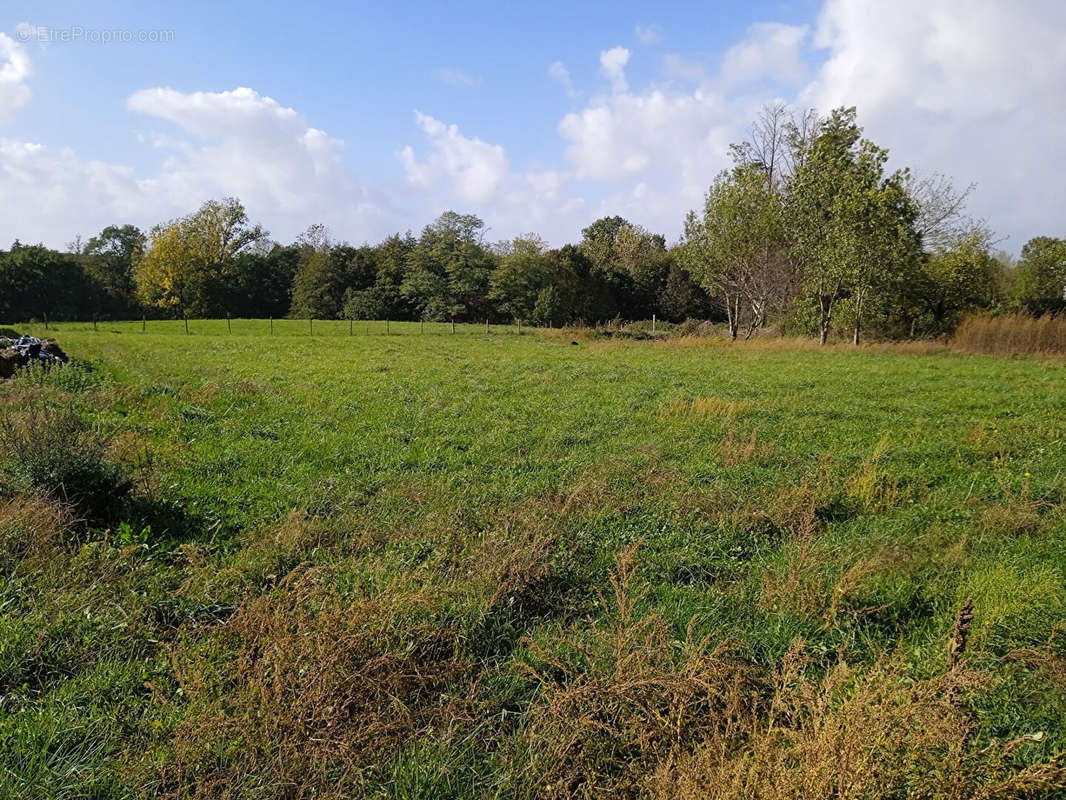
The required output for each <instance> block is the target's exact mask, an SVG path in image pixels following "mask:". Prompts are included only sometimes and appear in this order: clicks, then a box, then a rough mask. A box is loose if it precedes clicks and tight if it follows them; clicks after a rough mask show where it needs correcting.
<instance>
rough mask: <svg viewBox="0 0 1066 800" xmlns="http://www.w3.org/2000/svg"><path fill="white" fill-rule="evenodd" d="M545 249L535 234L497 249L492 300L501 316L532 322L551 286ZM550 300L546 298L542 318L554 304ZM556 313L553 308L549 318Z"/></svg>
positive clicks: (491, 282) (491, 293) (491, 289)
mask: <svg viewBox="0 0 1066 800" xmlns="http://www.w3.org/2000/svg"><path fill="white" fill-rule="evenodd" d="M545 250H546V248H545V244H544V241H543V240H542V239H541V238H540V237H539V236H537V235H535V234H527V235H526V236H519V237H516V238H515V239H514V240H512V241H511V242H506V243H504V244H503V245H501V246H500V247H499V248H497V252H498V255H499V263H498V264H497V265H496V268H495V269H494V270H493V271H492V274H491V276H490V277H489V298H490V299H491V300H493V301H494V302H495V303H496V305H497V308H499V310H500V311H501V312H502V313H504V314H506V315H507V316H510V317H513V318H514V319H525V320H532V319H533V317H534V315H535V314H534V311H535V309H536V307H537V303H538V301H539V300H541V299H542V298H541V293H542V291H543V290H544V289H546V288H548V287H549V286H550V284H551V272H550V269H549V262H548V258H547V256H546V254H545ZM551 298H552V296H549V295H545V297H544V298H543V302H542V306H541V311H542V316H543V314H544V313H547V309H549V306H552V303H554V302H555V301H554V300H552V299H551ZM557 313H558V310H557V309H556V308H554V306H552V307H551V309H550V313H549V314H548V316H549V317H553V316H555V315H556V314H557Z"/></svg>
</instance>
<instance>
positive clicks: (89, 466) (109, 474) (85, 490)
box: [0, 408, 132, 525]
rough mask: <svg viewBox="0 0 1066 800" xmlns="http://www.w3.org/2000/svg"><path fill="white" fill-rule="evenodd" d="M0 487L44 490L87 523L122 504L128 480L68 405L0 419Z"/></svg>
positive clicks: (105, 518)
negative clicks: (1, 466) (0, 473)
mask: <svg viewBox="0 0 1066 800" xmlns="http://www.w3.org/2000/svg"><path fill="white" fill-rule="evenodd" d="M0 463H3V465H4V474H3V476H2V477H0V482H2V483H0V486H2V485H3V484H7V486H6V487H5V488H6V489H7V490H8V492H12V491H25V492H37V493H40V494H44V495H47V496H48V497H50V498H52V499H53V500H56V501H58V502H60V503H63V504H64V505H67V506H69V507H70V508H71V509H72V510H73V511H74V513H76V514H77V515H78V516H79V517H80V518H82V519H83V520H84V521H85V522H86V523H88V524H90V525H102V524H107V523H109V522H111V521H113V520H115V519H116V517H117V516H118V515H119V514H120V513H121V512H122V511H123V510H124V509H125V508H126V507H127V505H128V503H129V499H130V492H131V489H132V483H131V481H130V479H129V477H128V476H127V475H126V473H125V470H123V468H122V467H121V466H120V465H118V464H116V463H115V462H114V461H112V460H111V459H109V458H108V457H107V439H106V437H104V436H103V435H102V434H101V432H100V431H99V430H97V429H95V428H93V427H91V426H89V425H88V424H86V423H85V422H83V421H82V420H81V419H80V418H79V417H78V416H77V414H75V413H74V411H73V410H71V409H69V408H64V409H61V410H51V409H33V410H29V411H26V412H24V413H21V414H12V415H9V417H8V418H7V419H5V420H4V421H3V423H0Z"/></svg>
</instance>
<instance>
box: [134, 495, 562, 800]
mask: <svg viewBox="0 0 1066 800" xmlns="http://www.w3.org/2000/svg"><path fill="white" fill-rule="evenodd" d="M552 513H553V512H552V511H549V512H547V513H544V514H537V513H535V512H534V511H533V510H532V509H525V508H523V509H518V510H516V511H515V513H513V514H512V515H510V517H509V518H508V522H507V524H506V525H505V526H504V529H503V530H500V531H496V532H494V533H487V534H485V535H484V536H482V537H480V538H479V539H477V540H471V539H469V538H466V539H462V540H460V539H455V540H453V541H450V543H449V542H445V541H444V540H442V541H441V542H439V543H438V544H440V545H441V547H440V550H441V553H442V555H441V556H440V557H439V558H437V559H436V560H434V561H433V562H432V563H427V564H426V565H424V566H421V567H415V568H414V569H410V570H400V571H398V572H391V573H390V572H389V571H388V570H387V569H384V568H381V569H378V570H377V572H376V574H369V573H368V572H367V570H370V571H371V572H373V571H374V568H373V566H368V562H367V558H368V554H367V553H366V552H362V553H360V554H359V556H353V557H350V558H347V559H342V560H340V561H339V562H338V563H336V564H335V565H331V566H328V567H327V566H313V565H311V564H310V563H306V562H305V563H302V564H299V565H297V566H296V567H295V568H293V569H292V570H291V571H290V572H289V573H288V574H287V575H286V576H285V577H284V578H283V579H282V580H281V581H279V582H278V583H277V584H276V585H275V586H274V587H273V588H271V589H270V590H268V591H267V592H266V593H265V594H256V593H255V591H254V586H250V585H248V584H245V585H244V587H243V589H244V591H245V592H246V597H245V599H244V601H243V602H241V604H240V606H239V608H238V609H237V611H236V613H235V614H234V615H233V616H232V617H231V618H230V619H229V620H228V621H227V622H225V623H224V624H222V625H219V626H216V627H215V628H214V629H210V630H204V631H199V632H195V631H193V632H190V634H189V636H188V638H187V639H186V641H184V642H183V643H181V644H180V645H179V646H177V647H176V648H175V649H174V652H173V673H174V675H175V677H176V679H177V680H178V681H179V683H180V685H181V688H182V691H183V693H184V695H185V697H187V698H188V700H189V703H190V711H189V713H188V714H187V715H186V716H185V718H184V721H183V722H182V723H181V725H180V726H179V727H178V729H177V730H176V732H175V734H174V738H173V751H172V757H171V758H170V759H169V761H168V763H166V764H164V765H163V766H161V767H159V768H158V769H157V770H155V771H156V780H158V782H159V784H160V786H161V789H162V791H163V792H164V793H166V794H168V795H169V796H173V797H179V796H180V797H196V798H238V797H240V798H246V797H263V798H267V797H269V798H274V797H316V798H347V797H356V796H360V794H361V792H362V791H363V788H362V787H363V781H364V778H365V774H366V772H367V771H368V770H373V769H375V768H379V767H380V765H381V764H382V763H383V762H387V759H388V757H389V754H390V753H393V754H394V753H396V752H398V751H399V750H400V749H401V748H402V747H404V746H405V745H406V744H408V743H409V742H411V741H413V740H415V739H418V738H419V737H423V736H430V735H432V736H433V737H435V738H437V739H440V740H444V741H447V740H450V739H451V738H452V737H454V736H459V735H461V734H464V733H465V734H469V731H470V730H471V729H472V728H473V727H474V726H476V725H478V724H479V723H483V721H484V719H486V718H488V717H491V716H492V709H491V708H486V707H485V704H486V703H487V702H489V701H486V700H485V699H484V698H483V697H481V695H480V687H481V682H482V679H483V678H482V671H483V669H484V666H485V665H484V663H482V662H479V660H478V659H477V658H476V656H474V655H473V654H471V653H470V652H469V651H468V649H467V647H466V644H467V641H468V639H469V637H470V635H471V633H472V632H476V631H477V629H478V625H479V621H483V620H485V619H486V618H487V617H488V616H489V615H491V614H492V613H493V612H494V611H495V610H496V609H497V608H501V607H507V608H514V607H515V606H521V605H523V604H525V603H535V602H537V598H536V597H534V596H533V595H535V586H536V584H537V581H538V580H540V579H541V578H543V577H545V576H546V575H547V574H548V572H549V570H550V565H549V551H550V548H551V544H552V542H553V534H552V532H551V529H550V524H549V522H550V519H551V516H552ZM317 527H318V525H317V524H316V523H313V522H311V523H309V522H308V521H307V520H306V519H303V518H302V517H301V516H300V515H292V516H290V517H289V518H288V519H287V520H285V521H284V522H283V523H282V525H281V526H280V527H279V528H278V529H277V531H276V532H275V533H274V535H273V536H272V537H270V536H264V537H263V538H264V539H265V540H267V541H268V542H272V543H273V544H274V545H278V546H282V547H306V546H307V545H308V544H309V543H310V542H309V540H308V536H311V537H314V536H315V535H317V534H316V533H315V530H316V528H317ZM452 545H454V548H455V549H454V552H452V551H450V550H449V547H451V546H452ZM186 556H187V558H188V559H189V560H190V565H191V566H193V567H195V566H196V562H197V559H198V558H199V554H198V553H197V552H195V551H191V552H188V553H187V554H186ZM347 571H355V572H357V573H358V574H361V575H363V576H364V580H365V583H364V584H362V585H359V584H356V585H355V586H354V587H353V588H352V589H349V590H347V591H346V592H344V593H340V592H338V589H337V587H338V586H339V585H341V584H342V583H344V574H345V573H346V572H347ZM348 584H349V585H351V582H350V581H349V582H348ZM381 584H384V585H383V586H381ZM379 586H380V587H381V588H376V587H379ZM250 590H251V591H250ZM142 768H147V769H149V771H151V770H152V769H153V768H152V767H151V766H150V765H147V766H145V767H142Z"/></svg>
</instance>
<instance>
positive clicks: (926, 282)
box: [912, 234, 1000, 335]
mask: <svg viewBox="0 0 1066 800" xmlns="http://www.w3.org/2000/svg"><path fill="white" fill-rule="evenodd" d="M999 271H1000V269H999V263H998V262H997V261H996V259H995V258H993V257H992V255H991V254H990V253H989V248H988V239H987V238H986V237H983V236H981V235H979V234H973V235H971V236H969V237H967V238H965V239H962V240H960V241H957V242H955V244H954V246H953V247H951V249H948V250H941V251H938V252H935V253H931V254H929V255H928V256H927V257H926V258H924V259H923V260H922V264H921V275H920V280H919V281H917V282H916V284H917V288H918V293H919V298H920V301H921V303H922V310H923V311H925V313H926V314H927V315H928V318H929V330H928V333H933V334H940V333H945V332H947V331H949V330H951V329H953V328H954V327H955V325H957V324H958V322H959V319H960V318H961V317H962V315H963V314H964V313H965V312H967V311H972V310H975V309H979V308H989V307H991V306H992V305H993V304H994V303H995V302H996V300H997V296H998V290H999ZM912 335H913V330H912Z"/></svg>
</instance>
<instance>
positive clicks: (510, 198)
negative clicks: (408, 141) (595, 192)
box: [398, 111, 586, 244]
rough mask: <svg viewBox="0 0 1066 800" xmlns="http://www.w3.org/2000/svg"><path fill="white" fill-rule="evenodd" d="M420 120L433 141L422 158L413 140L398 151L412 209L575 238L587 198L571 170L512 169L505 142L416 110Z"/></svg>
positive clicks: (497, 228)
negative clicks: (465, 214)
mask: <svg viewBox="0 0 1066 800" xmlns="http://www.w3.org/2000/svg"><path fill="white" fill-rule="evenodd" d="M415 121H416V123H417V124H418V126H419V128H420V129H421V130H422V133H423V135H424V136H425V138H426V141H427V143H428V145H429V153H428V154H427V155H426V156H424V157H422V158H419V157H418V155H417V154H416V152H415V148H413V147H411V146H410V145H409V146H407V147H404V148H403V149H402V150H401V151H400V152H399V153H398V156H399V159H400V162H401V163H402V164H403V167H404V170H405V171H406V173H407V179H408V183H409V185H410V186H411V187H412V188H413V189H415V190H416V191H417V196H416V197H413V198H411V199H412V201H413V203H414V205H415V206H417V208H409V209H408V211H409V212H410V213H414V214H416V215H421V216H419V217H417V218H419V219H425V220H428V219H429V218H430V217H432V216H435V215H437V214H439V213H440V212H441V211H443V210H445V209H448V208H451V209H456V210H460V209H463V210H469V211H473V212H475V213H477V214H480V215H481V216H482V218H483V219H485V220H486V222H487V223H488V224H489V226H490V227H491V229H492V236H493V237H495V238H501V237H502V238H508V237H510V236H514V235H515V234H518V233H523V232H528V231H530V230H534V231H536V232H538V233H540V234H541V235H542V236H544V237H545V238H547V239H548V240H549V241H554V242H557V243H560V244H561V243H562V242H564V241H568V240H570V239H572V238H573V235H574V224H575V220H584V219H585V217H586V204H585V201H584V200H583V199H582V198H580V197H575V196H573V194H572V193H571V188H572V187H571V184H572V177H573V176H572V175H571V174H570V173H568V172H567V171H565V170H560V169H554V168H540V167H530V168H527V169H526V170H524V171H521V172H520V171H517V170H513V169H511V166H510V161H509V159H508V158H507V154H506V152H505V151H504V148H503V147H501V146H499V145H494V144H490V143H488V142H485V141H483V140H481V139H479V138H476V137H469V136H465V135H464V134H463V133H462V132H461V131H460V129H459V127H458V126H457V125H449V124H446V123H444V122H441V121H440V120H437V119H434V118H433V117H430V116H428V115H426V114H422V113H420V112H417V111H416V112H415Z"/></svg>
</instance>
